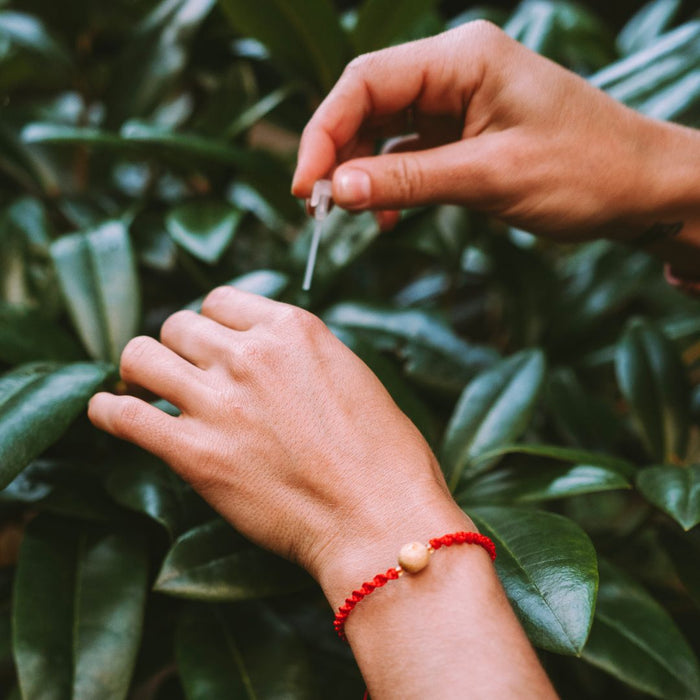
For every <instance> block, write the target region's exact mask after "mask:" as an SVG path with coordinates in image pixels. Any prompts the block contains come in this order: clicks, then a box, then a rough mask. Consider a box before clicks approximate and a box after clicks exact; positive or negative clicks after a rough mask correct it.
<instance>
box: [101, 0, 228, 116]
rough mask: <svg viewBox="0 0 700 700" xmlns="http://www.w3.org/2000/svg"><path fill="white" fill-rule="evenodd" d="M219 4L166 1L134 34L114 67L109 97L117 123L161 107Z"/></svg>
mask: <svg viewBox="0 0 700 700" xmlns="http://www.w3.org/2000/svg"><path fill="white" fill-rule="evenodd" d="M214 5H215V0H162V2H159V3H158V4H157V5H156V6H155V8H154V9H153V10H152V11H151V12H150V13H149V14H148V15H147V16H146V17H145V18H144V19H143V20H142V21H141V22H140V23H139V24H138V25H137V26H136V27H134V28H133V29H132V36H131V37H130V39H129V41H128V42H125V44H124V46H125V50H124V52H123V53H122V55H121V56H120V57H119V58H118V59H117V60H116V61H115V62H114V63H113V64H112V78H111V80H110V82H109V92H108V95H107V104H108V117H109V118H110V120H111V122H112V123H117V124H118V123H121V122H122V121H123V120H124V119H125V118H127V117H128V118H133V117H140V116H143V115H145V114H147V113H148V112H149V111H151V110H152V109H153V108H154V107H156V106H157V105H158V101H159V100H160V99H161V98H162V97H163V96H164V95H165V94H166V92H167V91H168V89H170V88H172V86H173V84H174V83H175V81H176V80H177V78H178V76H179V75H180V73H181V72H182V71H183V69H184V68H185V66H186V64H187V59H188V48H189V43H190V42H191V40H192V38H193V36H194V34H195V32H196V31H197V30H198V29H199V27H200V25H201V24H202V22H203V21H204V20H205V19H206V17H207V15H208V14H209V13H210V12H211V9H212V8H213V7H214Z"/></svg>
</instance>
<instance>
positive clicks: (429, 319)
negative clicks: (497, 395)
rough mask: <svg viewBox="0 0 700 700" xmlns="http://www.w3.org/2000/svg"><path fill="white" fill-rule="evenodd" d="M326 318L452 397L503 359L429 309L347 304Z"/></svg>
mask: <svg viewBox="0 0 700 700" xmlns="http://www.w3.org/2000/svg"><path fill="white" fill-rule="evenodd" d="M323 320H324V321H325V322H326V323H327V324H329V325H331V326H339V327H341V328H346V329H348V330H350V331H352V332H353V333H357V334H359V335H360V336H361V337H362V338H364V339H366V340H367V341H369V342H370V343H371V344H372V345H373V346H374V347H375V348H377V349H378V350H383V351H390V352H393V353H395V354H396V355H397V356H398V357H399V358H401V359H402V360H403V362H404V366H403V368H404V372H405V373H406V374H407V375H408V376H409V377H411V378H412V379H414V380H415V381H416V382H417V383H419V384H421V385H423V386H427V387H431V388H435V389H438V390H441V391H444V392H448V393H455V391H458V390H459V389H460V388H461V387H463V386H464V384H466V382H467V381H468V380H469V379H471V378H472V377H473V376H474V375H475V374H476V373H477V372H479V371H480V370H482V369H484V368H485V367H488V366H490V365H491V364H493V362H494V361H495V360H496V358H497V354H496V352H495V351H493V350H491V349H488V348H485V347H482V346H479V345H471V344H469V343H467V342H466V341H464V340H462V339H461V338H460V337H459V336H457V335H456V334H455V332H454V331H453V330H452V329H451V328H450V327H449V326H448V325H447V324H446V323H445V322H444V321H443V320H442V319H440V318H439V317H438V316H436V315H435V314H433V313H430V312H428V311H425V310H423V309H401V310H397V309H390V308H385V307H380V306H373V305H370V304H360V303H352V302H344V303H341V304H336V305H335V306H332V307H331V308H330V309H328V311H326V313H324V314H323Z"/></svg>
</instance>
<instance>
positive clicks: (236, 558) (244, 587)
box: [154, 520, 311, 602]
mask: <svg viewBox="0 0 700 700" xmlns="http://www.w3.org/2000/svg"><path fill="white" fill-rule="evenodd" d="M310 584H311V579H310V578H309V576H308V575H307V574H306V573H305V572H304V571H303V570H302V569H300V568H299V567H297V566H294V565H293V564H290V563H289V562H287V561H285V560H284V559H282V558H280V557H277V556H275V555H274V554H271V553H269V552H266V551H264V550H262V549H259V548H257V547H254V546H253V545H252V544H250V543H249V542H248V541H247V540H244V539H243V538H242V537H241V536H240V535H238V534H237V533H236V532H235V530H233V528H232V527H231V526H230V525H228V524H227V523H226V522H224V521H223V520H212V521H210V522H208V523H204V524H203V525H199V526H197V527H195V528H193V529H192V530H189V531H188V532H186V533H185V534H184V535H181V536H180V537H179V538H178V539H177V540H176V542H175V544H174V545H173V546H172V548H171V549H170V551H169V552H168V553H167V555H166V557H165V560H164V561H163V564H162V566H161V569H160V572H159V573H158V578H157V579H156V582H155V585H154V589H155V590H156V591H160V592H161V593H168V594H170V595H173V596H176V597H178V598H192V599H195V600H208V601H218V602H221V601H234V600H248V599H250V598H264V597H268V596H274V595H280V594H283V593H290V592H293V591H298V590H301V589H303V588H306V587H307V586H309V585H310Z"/></svg>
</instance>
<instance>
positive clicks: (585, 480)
mask: <svg viewBox="0 0 700 700" xmlns="http://www.w3.org/2000/svg"><path fill="white" fill-rule="evenodd" d="M628 488H631V487H630V483H629V481H627V479H625V478H624V477H623V476H622V475H621V474H619V473H618V472H617V471H614V470H612V469H607V468H606V467H600V466H597V465H593V464H574V465H571V466H546V467H543V466H528V465H521V466H518V467H509V468H506V469H497V470H494V471H492V472H489V473H487V474H482V475H480V476H477V477H476V478H475V479H473V480H471V481H469V482H468V483H467V484H465V489H464V490H463V491H461V492H460V493H459V494H458V495H457V496H456V497H455V498H456V500H457V502H458V503H459V504H460V505H461V506H463V507H464V508H465V509H466V510H467V511H468V510H469V508H468V505H469V504H481V503H486V504H488V503H516V504H517V503H533V502H538V501H551V500H553V499H556V498H565V497H568V496H576V495H579V494H582V493H597V492H599V491H611V490H615V489H628Z"/></svg>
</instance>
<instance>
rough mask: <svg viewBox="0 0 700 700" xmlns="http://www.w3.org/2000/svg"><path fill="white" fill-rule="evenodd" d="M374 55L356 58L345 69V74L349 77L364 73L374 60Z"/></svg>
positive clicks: (366, 54)
mask: <svg viewBox="0 0 700 700" xmlns="http://www.w3.org/2000/svg"><path fill="white" fill-rule="evenodd" d="M372 55H373V54H371V53H362V54H360V55H359V56H355V58H353V59H352V61H350V63H348V65H347V66H346V67H345V71H344V72H345V73H346V74H348V75H352V74H354V73H362V72H364V71H365V70H366V68H367V66H368V64H369V63H370V62H371V60H372V58H371V57H372Z"/></svg>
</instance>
